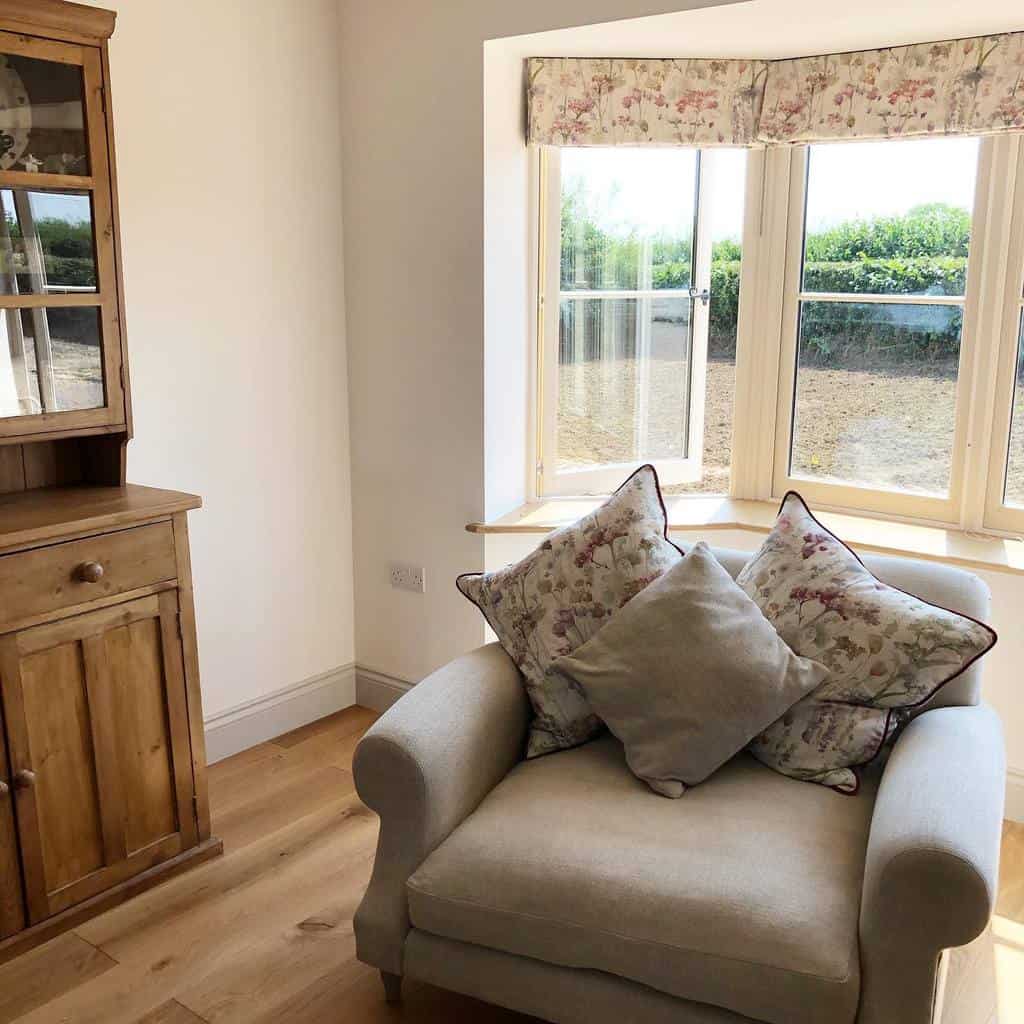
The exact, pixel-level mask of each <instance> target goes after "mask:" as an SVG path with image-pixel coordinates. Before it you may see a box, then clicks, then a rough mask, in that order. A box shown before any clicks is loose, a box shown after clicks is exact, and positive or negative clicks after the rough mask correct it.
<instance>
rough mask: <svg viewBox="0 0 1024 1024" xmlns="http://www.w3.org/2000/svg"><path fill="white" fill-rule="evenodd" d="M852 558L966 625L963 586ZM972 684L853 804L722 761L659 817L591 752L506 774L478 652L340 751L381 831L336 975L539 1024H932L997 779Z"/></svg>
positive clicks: (612, 760) (996, 740)
mask: <svg viewBox="0 0 1024 1024" xmlns="http://www.w3.org/2000/svg"><path fill="white" fill-rule="evenodd" d="M716 555H717V556H718V557H719V559H720V560H721V561H722V562H723V564H725V565H726V566H727V568H729V569H730V571H732V572H733V573H735V572H736V571H737V570H738V568H739V566H740V565H741V564H742V561H743V558H744V557H745V556H743V555H739V554H737V553H735V552H726V551H716ZM865 561H867V563H868V565H869V567H870V568H872V570H873V571H874V572H875V573H876V574H877V575H879V576H880V577H881V578H883V579H885V580H887V581H888V582H890V583H892V584H894V585H896V586H901V587H903V588H904V589H907V590H913V592H915V593H918V594H920V595H921V596H923V597H925V598H926V599H928V600H931V601H934V602H936V603H941V604H945V605H946V606H949V607H954V608H956V609H957V610H959V611H962V612H964V613H966V614H970V615H973V616H975V617H977V618H984V617H985V616H986V614H987V611H988V593H987V590H986V588H985V587H984V585H983V584H982V583H981V582H980V581H979V580H977V578H976V577H974V576H972V575H970V574H968V573H964V572H962V571H959V570H956V569H952V568H948V567H943V566H937V565H929V564H926V563H923V562H912V561H908V560H903V559H890V558H885V559H883V558H873V559H866V560H865ZM979 683H980V668H979V666H977V665H976V666H973V667H972V668H971V669H969V670H968V672H966V673H964V674H963V676H961V677H960V678H958V679H957V680H955V681H954V682H952V683H950V684H948V686H947V687H945V688H944V689H943V691H940V694H939V695H937V697H936V699H934V700H933V701H932V702H931V703H930V704H929V705H926V706H925V708H923V709H922V711H921V713H920V714H919V715H918V716H917V718H916V719H915V720H914V721H913V722H912V723H911V724H910V725H909V726H908V727H907V728H906V730H905V731H904V733H903V734H902V736H901V737H900V738H899V740H898V741H897V743H896V746H895V748H894V750H893V752H892V754H891V756H890V758H889V760H888V763H887V765H886V766H885V768H884V770H883V769H871V770H869V771H868V772H867V773H866V775H865V779H864V784H863V786H862V788H861V792H860V794H859V795H858V796H856V797H848V796H842V795H840V794H837V793H834V792H832V791H830V790H827V789H824V788H823V787H820V786H816V785H812V784H808V783H801V782H795V781H793V780H791V779H787V778H784V777H783V776H781V775H778V774H776V773H774V772H772V771H771V770H770V769H768V768H766V767H764V766H763V765H761V764H759V763H757V762H756V761H755V760H754V759H753V758H751V757H750V756H749V755H747V754H740V755H738V756H737V757H735V758H734V759H733V760H732V761H731V762H729V763H728V764H727V765H725V766H724V767H723V768H721V769H720V770H719V771H718V772H717V773H716V774H715V775H714V776H712V778H711V779H709V780H708V781H707V782H705V783H703V784H702V785H701V786H698V787H695V788H694V789H692V790H691V791H690V792H688V793H687V794H686V796H685V797H684V798H683V799H681V800H677V801H671V800H666V799H664V798H663V797H659V796H657V795H656V794H654V793H652V792H650V790H649V789H648V788H647V787H646V786H645V785H644V784H643V783H642V782H639V781H638V780H637V779H635V778H634V777H633V776H632V775H631V774H630V772H629V770H628V768H627V767H626V764H625V761H624V758H623V755H622V750H621V747H620V746H619V745H618V744H617V742H616V741H615V740H614V738H613V737H610V736H609V737H604V738H601V739H598V740H595V741H593V742H591V743H588V744H585V745H584V746H582V747H578V748H576V749H575V750H571V751H564V752H561V753H558V754H553V755H549V756H547V757H543V758H538V759H536V760H532V761H526V762H524V761H521V756H522V750H523V743H524V737H525V733H526V728H527V724H528V721H529V716H530V707H529V704H528V701H527V699H526V697H525V694H524V691H523V687H522V685H521V683H520V680H519V674H518V672H517V670H516V668H515V666H514V665H513V663H512V662H511V660H510V659H509V658H508V656H507V655H506V654H505V653H504V652H503V651H502V649H501V648H500V647H499V646H498V645H496V644H491V645H489V646H486V647H482V648H480V649H478V650H476V651H473V652H471V653H469V654H467V655H464V656H463V657H461V658H458V659H456V660H455V661H453V662H452V663H450V664H449V665H447V666H445V667H444V668H442V669H441V670H439V671H438V672H436V673H434V674H433V675H431V676H429V677H428V678H427V679H425V680H424V681H423V682H421V683H420V684H419V685H417V686H416V687H414V688H413V689H412V690H411V691H410V692H409V694H407V695H406V696H405V697H403V698H402V700H401V701H400V702H399V703H398V704H397V705H395V707H393V708H392V709H391V710H390V711H388V712H387V714H385V715H384V716H383V717H382V718H381V719H380V720H379V721H378V722H377V723H376V724H375V725H374V726H373V727H372V728H371V729H370V730H369V732H368V733H367V734H366V737H365V738H364V739H363V741H362V742H361V743H360V745H359V747H358V749H357V751H356V756H355V764H354V770H355V778H356V785H357V788H358V791H359V794H360V796H361V797H362V799H363V800H364V801H365V803H366V804H367V805H368V806H369V807H371V808H372V809H373V810H375V811H376V812H377V813H378V814H379V815H380V819H381V831H380V838H379V842H378V847H377V856H376V861H375V864H374V869H373V875H372V879H371V881H370V885H369V888H368V890H367V892H366V895H365V897H364V899H363V901H362V904H361V905H360V907H359V910H358V911H357V913H356V916H355V922H354V928H355V935H356V944H357V955H358V957H359V958H360V959H361V960H362V961H364V962H365V963H368V964H371V965H373V966H375V967H377V968H378V969H380V971H381V972H382V976H383V979H384V983H385V990H386V995H387V997H388V998H389V999H391V1000H394V999H397V998H398V996H399V989H400V983H401V978H402V976H404V975H409V976H411V977H415V978H418V979H420V980H423V981H427V982H430V983H432V984H435V985H439V986H441V987H444V988H449V989H452V990H456V991H459V992H462V993H464V994H466V995H471V996H475V997H477V998H480V999H484V1000H487V1001H489V1002H493V1003H497V1004H500V1005H503V1006H506V1007H509V1008H511V1009H515V1010H519V1011H521V1012H524V1013H529V1014H533V1015H535V1016H537V1017H541V1018H543V1019H546V1020H550V1021H554V1022H558V1024H563V1022H564V1024H577V1022H578V1024H584V1022H587V1024H590V1022H601V1021H609V1022H612V1021H614V1022H617V1024H618V1022H623V1021H626V1022H635V1024H662V1022H664V1024H669V1022H672V1024H683V1022H685V1024H689V1022H693V1024H933V1012H934V1007H935V1005H936V994H937V993H936V984H937V978H938V977H939V970H938V968H939V964H940V959H941V957H942V956H943V954H944V951H946V950H948V949H950V948H952V947H958V946H963V945H965V944H967V943H969V942H971V941H972V940H973V939H974V938H975V937H976V936H977V935H979V934H980V933H981V932H982V931H983V930H984V928H985V927H986V925H987V922H988V920H989V917H990V915H991V912H992V908H993V904H994V899H995V892H996V879H997V871H998V853H999V837H1000V828H1001V820H1002V808H1003V791H1004V790H1003V787H1004V774H1005V766H1004V759H1003V743H1002V735H1001V730H1000V725H999V721H998V719H997V717H996V716H995V714H994V713H993V712H992V711H991V709H989V708H987V707H985V706H983V705H978V704H977V701H978V690H979ZM941 705H947V706H941Z"/></svg>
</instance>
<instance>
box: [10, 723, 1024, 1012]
mask: <svg viewBox="0 0 1024 1024" xmlns="http://www.w3.org/2000/svg"><path fill="white" fill-rule="evenodd" d="M374 718H375V715H374V714H373V712H370V711H366V710H364V709H362V708H352V709H349V710H348V711H343V712H341V713H340V714H338V715H334V716H333V717H331V718H328V719H325V720H324V721H322V722H317V723H315V724H314V725H311V726H307V727H305V728H303V729H300V730H298V731H296V732H294V733H290V734H289V735H287V736H283V737H281V738H280V739H278V740H276V741H275V742H273V743H264V744H262V745H261V746H258V747H255V748H253V749H252V750H247V751H245V752H244V753H242V754H239V755H238V756H236V757H233V758H231V759H229V760H227V761H222V762H221V763H219V764H217V765H214V766H213V768H212V769H211V771H210V797H211V803H212V806H213V814H214V825H215V832H216V833H217V834H218V835H220V836H221V837H222V838H223V840H224V845H225V849H226V850H227V853H226V854H225V855H224V856H223V857H222V858H220V859H218V860H215V861H212V862H210V863H209V864H205V865H203V866H202V867H199V868H197V869H195V870H194V871H191V872H188V873H186V874H184V875H182V876H180V877H178V878H175V879H173V880H171V881H169V882H167V883H165V884H163V885H161V886H159V887H158V888H156V889H154V890H152V891H151V892H148V893H146V894H144V895H143V896H140V897H138V898H137V899H135V900H134V901H132V902H130V903H126V904H124V905H123V906H120V907H117V908H115V909H113V910H111V911H108V912H107V913H106V914H104V915H103V916H102V917H98V918H96V919H94V920H93V921H90V922H88V923H87V924H84V925H82V926H80V927H79V928H77V929H75V931H73V932H71V933H68V934H66V935H63V936H61V937H60V938H57V939H55V940H53V941H52V942H50V943H49V944H47V945H45V946H42V947H40V948H39V949H37V950H35V951H33V952H31V953H28V954H26V955H25V956H23V957H21V958H19V959H18V960H15V961H12V962H11V963H8V964H6V965H3V966H0V1024H7V1022H14V1021H17V1022H18V1024H44V1022H45V1024H202V1022H204V1021H205V1022H209V1024H228V1022H239V1024H241V1022H244V1024H269V1022H275V1024H342V1022H345V1024H363V1022H367V1024H376V1022H389V1024H396V1022H408V1024H426V1022H445V1024H470V1022H472V1024H498V1022H501V1024H524V1022H526V1021H527V1018H525V1017H521V1016H519V1015H517V1014H513V1013H509V1012H506V1011H502V1010H498V1009H495V1008H493V1007H488V1006H485V1005H483V1004H481V1003H477V1002H475V1001H473V1000H470V999H464V998H462V997H459V996H455V995H451V994H448V993H444V992H440V991H438V990H436V989H432V988H430V987H428V986H425V985H419V984H415V983H407V984H406V986H405V988H404V1000H403V1003H402V1005H401V1006H400V1007H389V1006H387V1005H386V1004H385V1003H384V1001H383V994H382V989H381V986H380V982H379V980H378V977H377V974H376V972H375V971H373V970H371V969H370V968H368V967H365V966H363V965H362V964H360V963H359V962H358V961H356V959H355V955H354V942H353V938H352V913H353V911H354V910H355V908H356V905H357V903H358V901H359V898H360V896H361V894H362V892H363V888H364V887H365V885H366V881H367V879H368V877H369V873H370V865H371V861H372V857H373V850H374V843H375V840H376V833H377V821H376V818H375V816H374V815H373V814H371V813H370V812H369V811H368V810H366V808H364V807H363V806H362V805H361V804H360V802H359V800H358V798H357V797H356V795H355V792H354V787H353V782H352V773H351V767H352V751H353V750H354V748H355V745H356V743H357V742H358V740H359V737H360V736H361V735H362V733H363V731H364V730H365V729H366V727H367V726H368V725H369V724H370V723H371V722H372V721H373V719H374ZM1003 853H1004V856H1003V881H1002V888H1001V893H1000V899H999V907H998V910H997V918H996V921H995V925H994V934H995V939H996V944H997V945H996V962H997V972H998V979H999V997H1000V1002H1001V1005H1000V1018H999V1019H1000V1021H1002V1022H1004V1024H1009V1022H1012V1021H1024V988H1022V987H1021V984H1022V982H1021V981H1020V980H1018V979H1024V826H1022V825H1007V827H1006V831H1005V835H1004V850H1003Z"/></svg>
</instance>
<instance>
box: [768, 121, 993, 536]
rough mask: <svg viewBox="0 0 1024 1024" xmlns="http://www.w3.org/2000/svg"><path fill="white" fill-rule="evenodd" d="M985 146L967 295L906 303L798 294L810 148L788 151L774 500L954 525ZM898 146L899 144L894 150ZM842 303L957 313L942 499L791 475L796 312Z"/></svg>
mask: <svg viewBox="0 0 1024 1024" xmlns="http://www.w3.org/2000/svg"><path fill="white" fill-rule="evenodd" d="M989 142H991V140H982V141H981V144H980V146H979V163H978V175H977V181H976V185H975V203H974V212H973V217H972V223H971V233H972V244H971V248H970V253H969V256H968V266H967V281H968V284H967V289H966V294H965V295H964V296H963V297H955V296H948V297H947V296H941V297H940V296H927V297H923V296H911V295H852V294H851V295H845V294H843V295H829V294H826V293H817V292H804V291H803V290H802V289H801V272H802V269H803V249H804V210H805V204H806V197H807V180H808V164H809V159H808V158H809V149H808V147H806V146H801V147H799V148H797V149H795V150H794V152H793V156H792V160H791V162H790V169H789V203H788V226H787V241H786V261H785V280H784V296H783V312H782V321H781V327H782V330H781V336H780V358H779V376H778V401H777V410H778V412H777V415H776V422H775V457H774V459H773V480H772V495H773V497H778V496H781V495H783V494H785V492H786V491H788V490H797V491H799V492H800V493H801V494H802V495H803V496H804V497H805V498H807V499H808V501H811V502H812V503H815V504H818V505H827V506H834V507H839V508H847V509H854V510H860V511H867V512H877V513H882V514H888V515H899V516H906V517H908V518H913V519H924V520H929V521H933V522H942V523H953V522H956V521H957V520H958V519H959V512H960V503H961V497H962V494H963V477H964V462H965V458H964V455H965V452H966V436H967V427H968V424H967V416H966V412H967V410H966V405H967V403H966V402H965V401H964V398H965V396H966V395H969V394H970V393H971V391H970V379H969V378H970V374H971V367H972V366H973V362H974V347H975V345H976V344H977V330H976V321H977V315H978V289H977V288H972V284H973V283H974V282H975V280H976V279H977V278H978V277H979V276H980V265H981V261H982V245H980V244H975V243H976V242H977V241H978V240H979V238H980V237H982V236H983V235H984V218H985V213H986V210H987V202H986V197H987V194H988V189H989V185H990V182H989V180H988V179H989V177H990V175H989V173H988V168H989V167H990V161H987V160H985V159H983V158H982V153H981V151H982V150H984V149H985V147H986V144H987V143H989ZM892 144H893V145H900V143H899V142H894V143H892ZM837 145H877V143H867V142H865V143H837ZM822 300H825V301H840V302H854V303H868V304H870V303H877V304H897V303H898V304H900V305H945V306H952V307H956V308H960V309H962V310H963V330H962V335H961V341H960V363H959V372H958V377H957V389H956V413H955V420H954V430H953V449H952V458H951V464H950V481H949V492H948V494H947V495H946V496H945V497H939V496H931V495H922V494H913V493H910V492H905V491H890V490H885V489H881V488H874V487H868V486H861V485H856V484H852V483H850V484H847V483H839V482H832V481H823V480H818V479H815V478H813V477H806V476H798V475H794V474H791V473H790V468H789V463H790V447H791V444H792V439H793V407H794V406H793V402H794V396H795V393H796V384H797V367H796V361H797V345H798V334H799V317H800V306H801V303H802V302H806V301H822Z"/></svg>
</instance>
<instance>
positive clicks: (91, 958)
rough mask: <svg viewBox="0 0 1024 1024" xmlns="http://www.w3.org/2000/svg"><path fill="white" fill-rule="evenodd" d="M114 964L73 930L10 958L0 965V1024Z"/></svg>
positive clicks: (41, 1004)
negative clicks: (13, 958)
mask: <svg viewBox="0 0 1024 1024" xmlns="http://www.w3.org/2000/svg"><path fill="white" fill-rule="evenodd" d="M115 966H116V963H115V961H114V960H113V959H111V957H109V956H108V955H107V954H106V953H103V952H101V951H100V950H98V949H97V948H96V947H95V946H92V945H90V944H89V943H88V942H86V941H85V940H84V939H82V938H79V936H77V935H75V934H74V933H72V932H67V933H65V934H64V935H61V936H60V937H58V938H56V939H53V941H51V942H48V943H46V945H45V946H40V947H38V948H37V949H33V950H31V951H30V952H28V953H25V954H24V955H23V956H20V957H18V958H17V959H15V960H9V961H8V962H7V963H6V964H3V965H2V966H0V1024H8V1022H9V1021H15V1020H19V1019H20V1018H22V1017H24V1015H25V1014H27V1013H29V1012H30V1011H32V1010H34V1009H36V1007H39V1006H43V1005H44V1004H46V1003H48V1002H50V1001H51V1000H53V999H55V998H56V997H57V996H59V995H61V994H62V993H64V992H69V991H71V990H72V989H75V988H77V987H78V986H79V985H81V984H83V983H84V982H86V981H88V980H89V979H90V978H95V977H98V976H99V975H101V974H104V973H106V972H107V971H109V970H110V969H111V968H113V967H115Z"/></svg>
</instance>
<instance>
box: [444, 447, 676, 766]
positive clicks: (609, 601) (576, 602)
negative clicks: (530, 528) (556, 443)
mask: <svg viewBox="0 0 1024 1024" xmlns="http://www.w3.org/2000/svg"><path fill="white" fill-rule="evenodd" d="M681 557H682V556H681V553H680V551H679V549H678V548H677V547H676V546H675V545H674V544H673V543H672V542H671V541H670V540H669V539H668V523H667V519H666V516H665V505H664V503H663V501H662V499H661V490H660V489H659V487H658V477H657V474H656V473H655V471H654V467H653V466H641V468H640V469H638V470H637V471H636V472H635V473H634V474H633V475H632V476H631V477H630V478H629V479H628V480H627V481H626V482H625V483H624V484H623V485H622V486H621V487H620V488H619V489H618V490H617V491H616V492H615V493H614V494H613V495H612V496H611V497H610V498H609V499H608V500H607V501H606V502H605V503H604V504H603V505H601V507H600V508H598V509H596V510H595V511H594V512H591V513H590V514H589V515H586V516H584V517H583V518H582V519H580V520H579V522H576V523H573V524H572V525H571V526H566V527H563V528H562V529H560V530H558V531H556V532H555V533H552V534H551V535H550V536H548V537H547V538H546V539H545V540H544V543H543V544H541V546H540V547H539V548H538V549H537V550H536V551H534V552H533V554H531V555H528V556H527V557H526V558H524V559H523V560H522V561H521V562H517V563H516V564H515V565H510V566H508V567H507V568H505V569H502V570H500V571H499V572H492V573H467V574H466V575H463V576H460V577H459V578H458V581H457V584H458V588H459V590H460V591H461V592H462V593H463V594H464V595H465V596H466V597H468V598H469V600H470V601H472V602H473V603H474V604H475V605H476V606H477V607H478V608H479V609H480V611H482V612H483V614H484V617H485V618H486V619H487V621H488V623H489V624H490V626H491V629H493V630H494V632H495V633H496V634H497V636H498V640H499V641H500V642H501V645H502V647H504V648H505V650H506V651H507V652H508V653H509V655H510V656H511V657H512V659H513V660H514V661H515V663H516V665H518V666H519V670H520V671H521V672H522V674H523V678H524V680H525V682H526V690H527V693H528V694H529V697H530V702H531V703H532V705H533V712H534V718H533V722H532V724H531V727H530V735H529V739H528V741H527V748H526V756H527V757H537V756H538V755H540V754H548V753H551V752H552V751H554V750H564V749H566V748H568V747H575V746H578V745H579V744H580V743H583V742H585V741H586V740H588V739H590V738H591V737H592V736H593V735H594V734H595V733H597V731H598V730H599V729H600V728H601V722H600V720H599V719H598V718H597V716H596V715H595V714H594V713H593V711H592V710H591V709H590V706H589V705H588V704H587V701H586V698H585V697H584V696H583V691H582V689H581V687H580V686H579V684H578V683H576V682H575V681H574V680H572V679H570V678H569V677H568V676H565V675H563V674H562V673H560V672H558V671H556V670H554V669H552V668H551V663H552V662H553V661H554V660H555V659H556V658H559V657H561V656H562V655H563V654H570V653H572V651H574V650H575V649H576V648H577V647H579V646H580V644H583V643H585V642H586V641H587V640H589V639H590V637H592V636H593V635H594V634H595V633H596V632H597V631H598V630H599V629H600V628H601V627H602V626H603V625H604V624H605V623H606V622H607V621H608V619H609V618H610V617H611V616H612V615H614V614H615V613H616V612H617V611H618V610H619V609H620V608H621V607H622V606H623V605H624V604H625V603H626V602H627V601H628V600H629V599H630V598H631V597H634V596H635V595H636V594H638V593H639V592H640V591H641V590H643V588H644V587H646V586H647V585H648V584H649V583H650V582H651V581H652V580H656V579H657V578H658V577H659V576H661V574H662V573H663V572H665V571H666V570H667V569H669V568H670V567H671V566H672V565H674V564H675V563H676V562H677V561H679V559H680V558H681Z"/></svg>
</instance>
